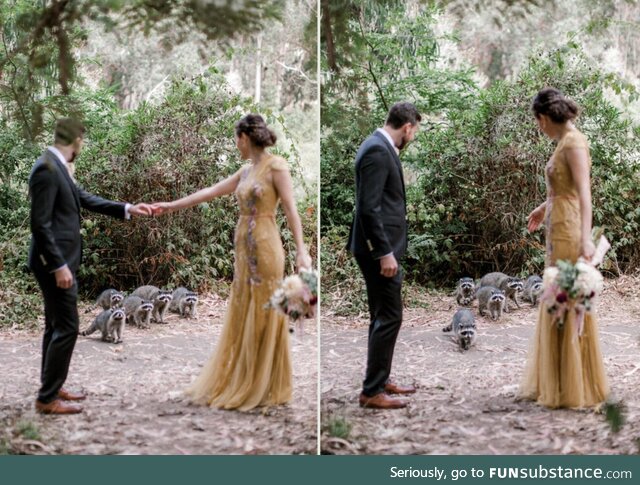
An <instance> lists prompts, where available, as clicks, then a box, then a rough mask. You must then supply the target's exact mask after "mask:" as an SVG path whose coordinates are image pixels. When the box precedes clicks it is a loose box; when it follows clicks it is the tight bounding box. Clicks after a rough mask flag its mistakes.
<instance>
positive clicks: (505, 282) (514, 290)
mask: <svg viewBox="0 0 640 485" xmlns="http://www.w3.org/2000/svg"><path fill="white" fill-rule="evenodd" d="M483 286H493V287H494V288H499V289H501V290H502V291H503V292H504V295H505V297H506V298H508V299H509V298H510V299H512V300H513V301H514V302H515V304H516V306H517V307H518V308H520V302H519V301H518V293H519V292H521V291H522V289H523V288H524V285H523V283H522V280H521V279H520V278H515V277H512V276H507V275H506V274H504V273H498V272H496V273H489V274H486V275H484V276H483V277H482V279H481V280H480V287H483ZM504 311H505V313H509V303H508V301H507V302H506V303H505V305H504Z"/></svg>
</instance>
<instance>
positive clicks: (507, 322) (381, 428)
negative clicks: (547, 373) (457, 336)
mask: <svg viewBox="0 0 640 485" xmlns="http://www.w3.org/2000/svg"><path fill="white" fill-rule="evenodd" d="M425 298H426V305H425V308H406V309H405V312H404V323H403V326H402V328H401V330H400V334H399V337H398V341H397V344H396V351H395V354H394V361H393V370H392V379H393V380H394V381H395V382H398V383H402V384H415V385H416V386H417V388H418V390H417V393H416V394H414V395H413V396H411V397H409V398H407V401H408V403H409V404H408V406H407V407H406V408H404V409H400V410H387V411H382V410H372V409H363V408H360V407H359V406H358V395H359V393H360V389H361V385H362V377H363V373H364V368H365V362H366V341H367V328H368V321H367V320H368V319H367V317H366V316H365V315H364V314H363V315H360V316H358V317H356V318H345V317H339V316H336V315H332V314H331V312H330V309H326V308H323V317H322V337H321V349H322V357H321V369H320V373H321V376H322V386H321V422H322V435H321V441H322V443H321V449H322V452H323V453H326V454H499V455H502V454H636V453H640V279H638V278H632V277H629V276H625V277H621V278H619V279H617V280H610V281H609V282H607V284H606V288H605V291H604V293H603V295H602V298H601V299H600V301H599V302H598V306H597V313H598V320H599V325H600V327H599V329H600V341H601V343H602V352H603V356H604V361H605V367H606V371H607V374H608V377H609V384H610V387H611V397H610V399H611V400H613V401H614V402H620V401H621V402H622V403H623V406H624V408H623V409H624V411H623V415H624V417H625V420H626V424H624V425H623V427H622V429H621V430H620V431H619V432H617V433H614V432H613V431H612V430H611V427H610V425H609V423H608V421H607V420H606V419H605V415H604V414H602V413H598V412H596V411H594V410H590V411H586V410H548V409H545V408H543V407H541V406H539V405H537V404H535V403H533V402H528V401H519V400H518V399H517V391H518V387H519V383H520V379H521V376H522V373H523V369H524V365H525V361H526V356H527V350H528V348H529V340H530V338H531V337H532V335H533V332H534V328H535V322H536V316H537V309H536V308H532V307H531V305H530V304H528V303H525V304H523V306H522V308H521V309H519V310H515V311H512V312H510V313H509V314H507V315H504V316H503V318H502V319H501V320H499V321H498V322H492V321H491V320H488V319H485V318H478V317H477V311H476V308H477V302H474V305H475V307H476V308H474V312H475V313H476V322H477V324H478V338H477V341H476V344H475V346H473V347H472V348H471V349H470V350H468V351H466V352H464V353H462V352H460V351H459V350H458V347H457V345H456V344H455V343H454V342H453V340H452V338H451V337H449V336H448V334H445V333H443V332H442V328H443V327H444V326H445V325H447V324H448V323H449V322H450V320H451V317H452V315H453V313H454V312H455V310H456V302H455V300H454V298H453V297H452V296H449V295H445V294H442V293H441V294H431V295H428V296H426V297H425Z"/></svg>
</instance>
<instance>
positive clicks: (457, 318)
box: [442, 308, 476, 350]
mask: <svg viewBox="0 0 640 485" xmlns="http://www.w3.org/2000/svg"><path fill="white" fill-rule="evenodd" d="M442 331H443V332H451V331H453V336H454V338H455V339H456V340H457V342H458V345H459V346H460V350H468V349H469V347H471V345H473V344H474V342H475V340H476V321H475V318H474V316H473V312H472V311H471V310H468V309H466V308H461V309H460V310H458V311H457V312H456V313H455V314H454V315H453V320H452V321H451V323H450V324H449V325H447V326H446V327H444V328H443V329H442Z"/></svg>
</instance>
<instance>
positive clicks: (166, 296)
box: [158, 291, 173, 303]
mask: <svg viewBox="0 0 640 485" xmlns="http://www.w3.org/2000/svg"><path fill="white" fill-rule="evenodd" d="M158 300H160V301H164V302H167V303H168V302H170V301H171V300H173V295H172V294H171V292H170V291H161V292H160V293H158Z"/></svg>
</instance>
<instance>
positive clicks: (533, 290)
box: [522, 274, 543, 306]
mask: <svg viewBox="0 0 640 485" xmlns="http://www.w3.org/2000/svg"><path fill="white" fill-rule="evenodd" d="M542 290H543V288H542V278H540V276H538V275H535V274H534V275H531V276H529V277H528V278H527V281H525V283H524V291H523V293H522V298H523V299H524V300H527V301H530V302H531V304H532V305H533V306H536V304H537V303H538V298H540V295H542Z"/></svg>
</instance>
